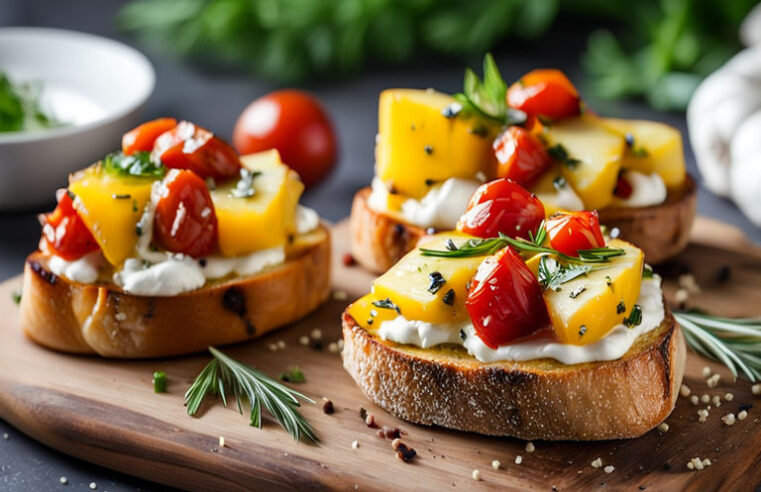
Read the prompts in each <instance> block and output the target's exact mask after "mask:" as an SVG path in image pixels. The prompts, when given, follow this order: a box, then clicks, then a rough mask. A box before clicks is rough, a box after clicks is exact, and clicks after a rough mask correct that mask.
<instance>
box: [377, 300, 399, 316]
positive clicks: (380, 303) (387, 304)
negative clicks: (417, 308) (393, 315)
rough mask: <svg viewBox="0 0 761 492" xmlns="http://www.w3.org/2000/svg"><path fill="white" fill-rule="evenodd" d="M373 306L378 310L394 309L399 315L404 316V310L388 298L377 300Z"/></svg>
mask: <svg viewBox="0 0 761 492" xmlns="http://www.w3.org/2000/svg"><path fill="white" fill-rule="evenodd" d="M372 304H373V306H375V307H378V308H383V309H393V310H394V311H396V312H397V313H398V314H402V310H401V309H399V306H397V305H396V304H394V303H393V302H392V301H391V299H389V298H388V297H387V298H385V299H378V300H375V301H373V303H372Z"/></svg>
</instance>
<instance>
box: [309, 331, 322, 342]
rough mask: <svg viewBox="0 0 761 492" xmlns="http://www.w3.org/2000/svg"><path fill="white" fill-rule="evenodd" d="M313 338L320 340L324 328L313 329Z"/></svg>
mask: <svg viewBox="0 0 761 492" xmlns="http://www.w3.org/2000/svg"><path fill="white" fill-rule="evenodd" d="M310 336H311V337H312V339H313V340H319V339H321V338H322V330H321V329H319V328H315V329H314V330H312V333H311V334H310Z"/></svg>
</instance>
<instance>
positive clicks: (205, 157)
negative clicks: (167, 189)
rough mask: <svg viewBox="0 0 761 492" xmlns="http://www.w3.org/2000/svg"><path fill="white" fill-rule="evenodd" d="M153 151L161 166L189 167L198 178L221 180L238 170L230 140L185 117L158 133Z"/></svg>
mask: <svg viewBox="0 0 761 492" xmlns="http://www.w3.org/2000/svg"><path fill="white" fill-rule="evenodd" d="M153 152H154V155H155V156H156V157H158V158H159V159H161V162H163V163H164V165H165V166H167V167H169V168H173V169H189V170H190V171H193V172H194V173H196V174H197V175H198V176H201V177H202V178H214V179H220V180H222V179H225V178H232V177H234V176H237V175H238V173H239V171H240V159H239V158H238V154H237V153H236V152H235V149H233V148H232V147H231V146H230V144H228V143H227V142H225V141H224V140H222V139H221V138H219V137H216V136H215V135H214V134H213V133H211V132H210V131H209V130H207V129H205V128H202V127H200V126H197V125H194V124H193V123H190V122H188V121H181V122H180V123H179V124H177V126H176V127H174V128H173V129H171V130H169V131H167V132H164V133H162V134H161V135H159V137H158V138H157V139H156V142H155V143H154V146H153Z"/></svg>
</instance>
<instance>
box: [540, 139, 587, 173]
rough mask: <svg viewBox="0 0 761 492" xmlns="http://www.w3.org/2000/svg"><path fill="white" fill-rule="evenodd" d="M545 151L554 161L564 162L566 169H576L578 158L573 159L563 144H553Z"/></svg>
mask: <svg viewBox="0 0 761 492" xmlns="http://www.w3.org/2000/svg"><path fill="white" fill-rule="evenodd" d="M547 153H548V154H550V157H552V158H553V159H555V160H556V161H559V162H562V163H563V164H565V165H566V167H568V169H576V166H578V165H579V164H580V163H581V161H580V160H578V159H574V158H573V157H571V156H570V155H569V154H568V150H566V148H565V147H564V146H563V144H555V145H553V146H552V147H549V148H548V149H547Z"/></svg>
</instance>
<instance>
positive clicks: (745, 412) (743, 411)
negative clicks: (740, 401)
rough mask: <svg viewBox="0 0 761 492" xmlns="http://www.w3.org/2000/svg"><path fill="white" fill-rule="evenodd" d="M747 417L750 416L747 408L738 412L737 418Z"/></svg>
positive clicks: (743, 418)
mask: <svg viewBox="0 0 761 492" xmlns="http://www.w3.org/2000/svg"><path fill="white" fill-rule="evenodd" d="M747 418H748V412H747V410H740V412H739V413H738V414H737V420H745V419H747Z"/></svg>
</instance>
